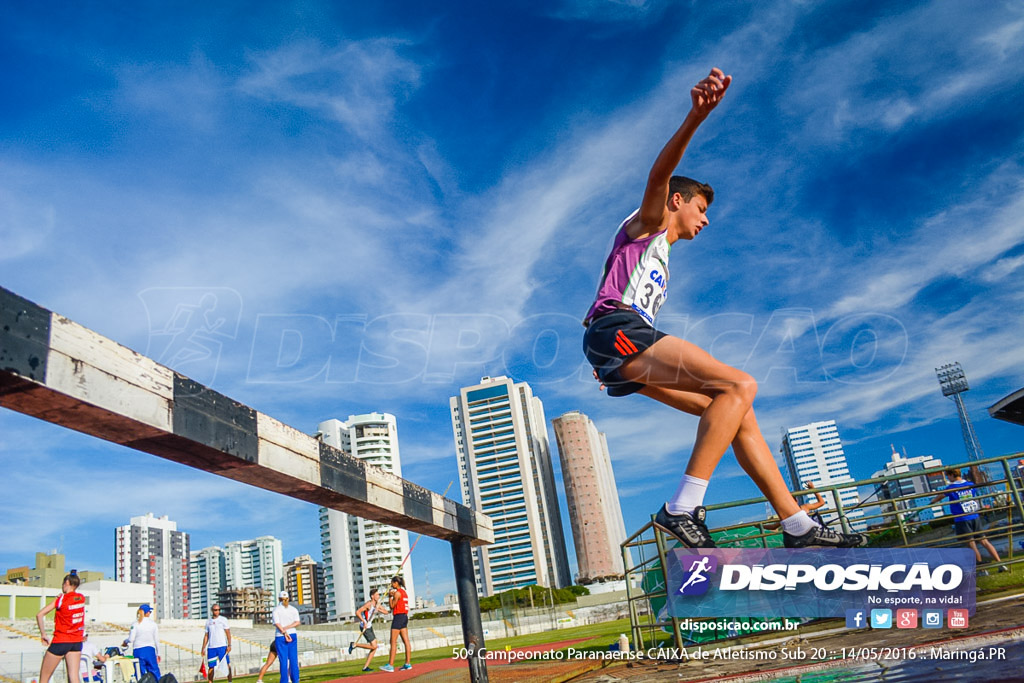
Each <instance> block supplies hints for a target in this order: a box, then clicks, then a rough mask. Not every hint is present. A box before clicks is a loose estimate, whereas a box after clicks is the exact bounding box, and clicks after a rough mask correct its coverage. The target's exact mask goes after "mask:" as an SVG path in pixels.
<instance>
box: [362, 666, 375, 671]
mask: <svg viewBox="0 0 1024 683" xmlns="http://www.w3.org/2000/svg"><path fill="white" fill-rule="evenodd" d="M363 671H373V669H371V668H370V667H368V666H364V667H363Z"/></svg>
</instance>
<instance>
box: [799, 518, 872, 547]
mask: <svg viewBox="0 0 1024 683" xmlns="http://www.w3.org/2000/svg"><path fill="white" fill-rule="evenodd" d="M865 543H867V538H866V537H865V536H864V535H863V534H840V533H837V532H835V531H832V530H831V529H829V528H828V527H827V526H818V525H817V524H815V525H814V528H813V529H811V530H810V531H808V532H807V533H806V534H803V535H802V536H794V535H793V534H791V533H788V532H786V531H783V532H782V545H783V546H785V547H786V548H807V547H809V546H820V547H826V548H858V547H860V546H862V545H864V544H865Z"/></svg>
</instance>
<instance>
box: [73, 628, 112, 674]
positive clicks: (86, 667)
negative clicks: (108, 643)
mask: <svg viewBox="0 0 1024 683" xmlns="http://www.w3.org/2000/svg"><path fill="white" fill-rule="evenodd" d="M105 661H107V656H106V655H104V654H103V653H101V652H100V648H99V646H97V645H96V643H94V642H92V641H91V640H89V634H88V633H86V634H85V635H84V636H83V637H82V658H81V659H80V660H79V669H80V671H81V674H82V683H89V681H102V680H103V676H102V675H101V674H100V672H99V671H98V670H97V669H96V668H95V665H96V663H99V664H102V663H103V662H105Z"/></svg>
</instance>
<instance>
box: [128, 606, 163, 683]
mask: <svg viewBox="0 0 1024 683" xmlns="http://www.w3.org/2000/svg"><path fill="white" fill-rule="evenodd" d="M136 614H137V615H138V621H137V622H136V623H135V625H134V626H132V632H131V633H130V634H129V635H128V645H130V646H131V648H132V656H133V657H135V659H136V660H137V661H138V663H139V678H142V677H143V676H145V675H146V674H147V673H152V674H153V676H155V677H156V679H157V680H160V664H159V662H160V657H159V656H158V655H157V648H158V647H160V629H158V628H157V625H156V622H155V621H153V616H154V614H153V608H152V607H151V606H150V605H148V604H146V603H143V604H141V605H139V611H138V612H136Z"/></svg>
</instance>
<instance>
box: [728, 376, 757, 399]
mask: <svg viewBox="0 0 1024 683" xmlns="http://www.w3.org/2000/svg"><path fill="white" fill-rule="evenodd" d="M725 393H728V394H732V395H733V396H735V397H736V398H738V399H740V400H741V401H743V403H744V404H746V406H747V407H748V408H749V407H750V406H751V405H753V403H754V397H755V396H757V381H756V380H755V379H754V378H753V377H751V376H750V375H748V374H747V373H745V372H741V373H739V376H738V377H736V378H735V379H733V380H732V381H731V382H729V386H728V387H726V388H725Z"/></svg>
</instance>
